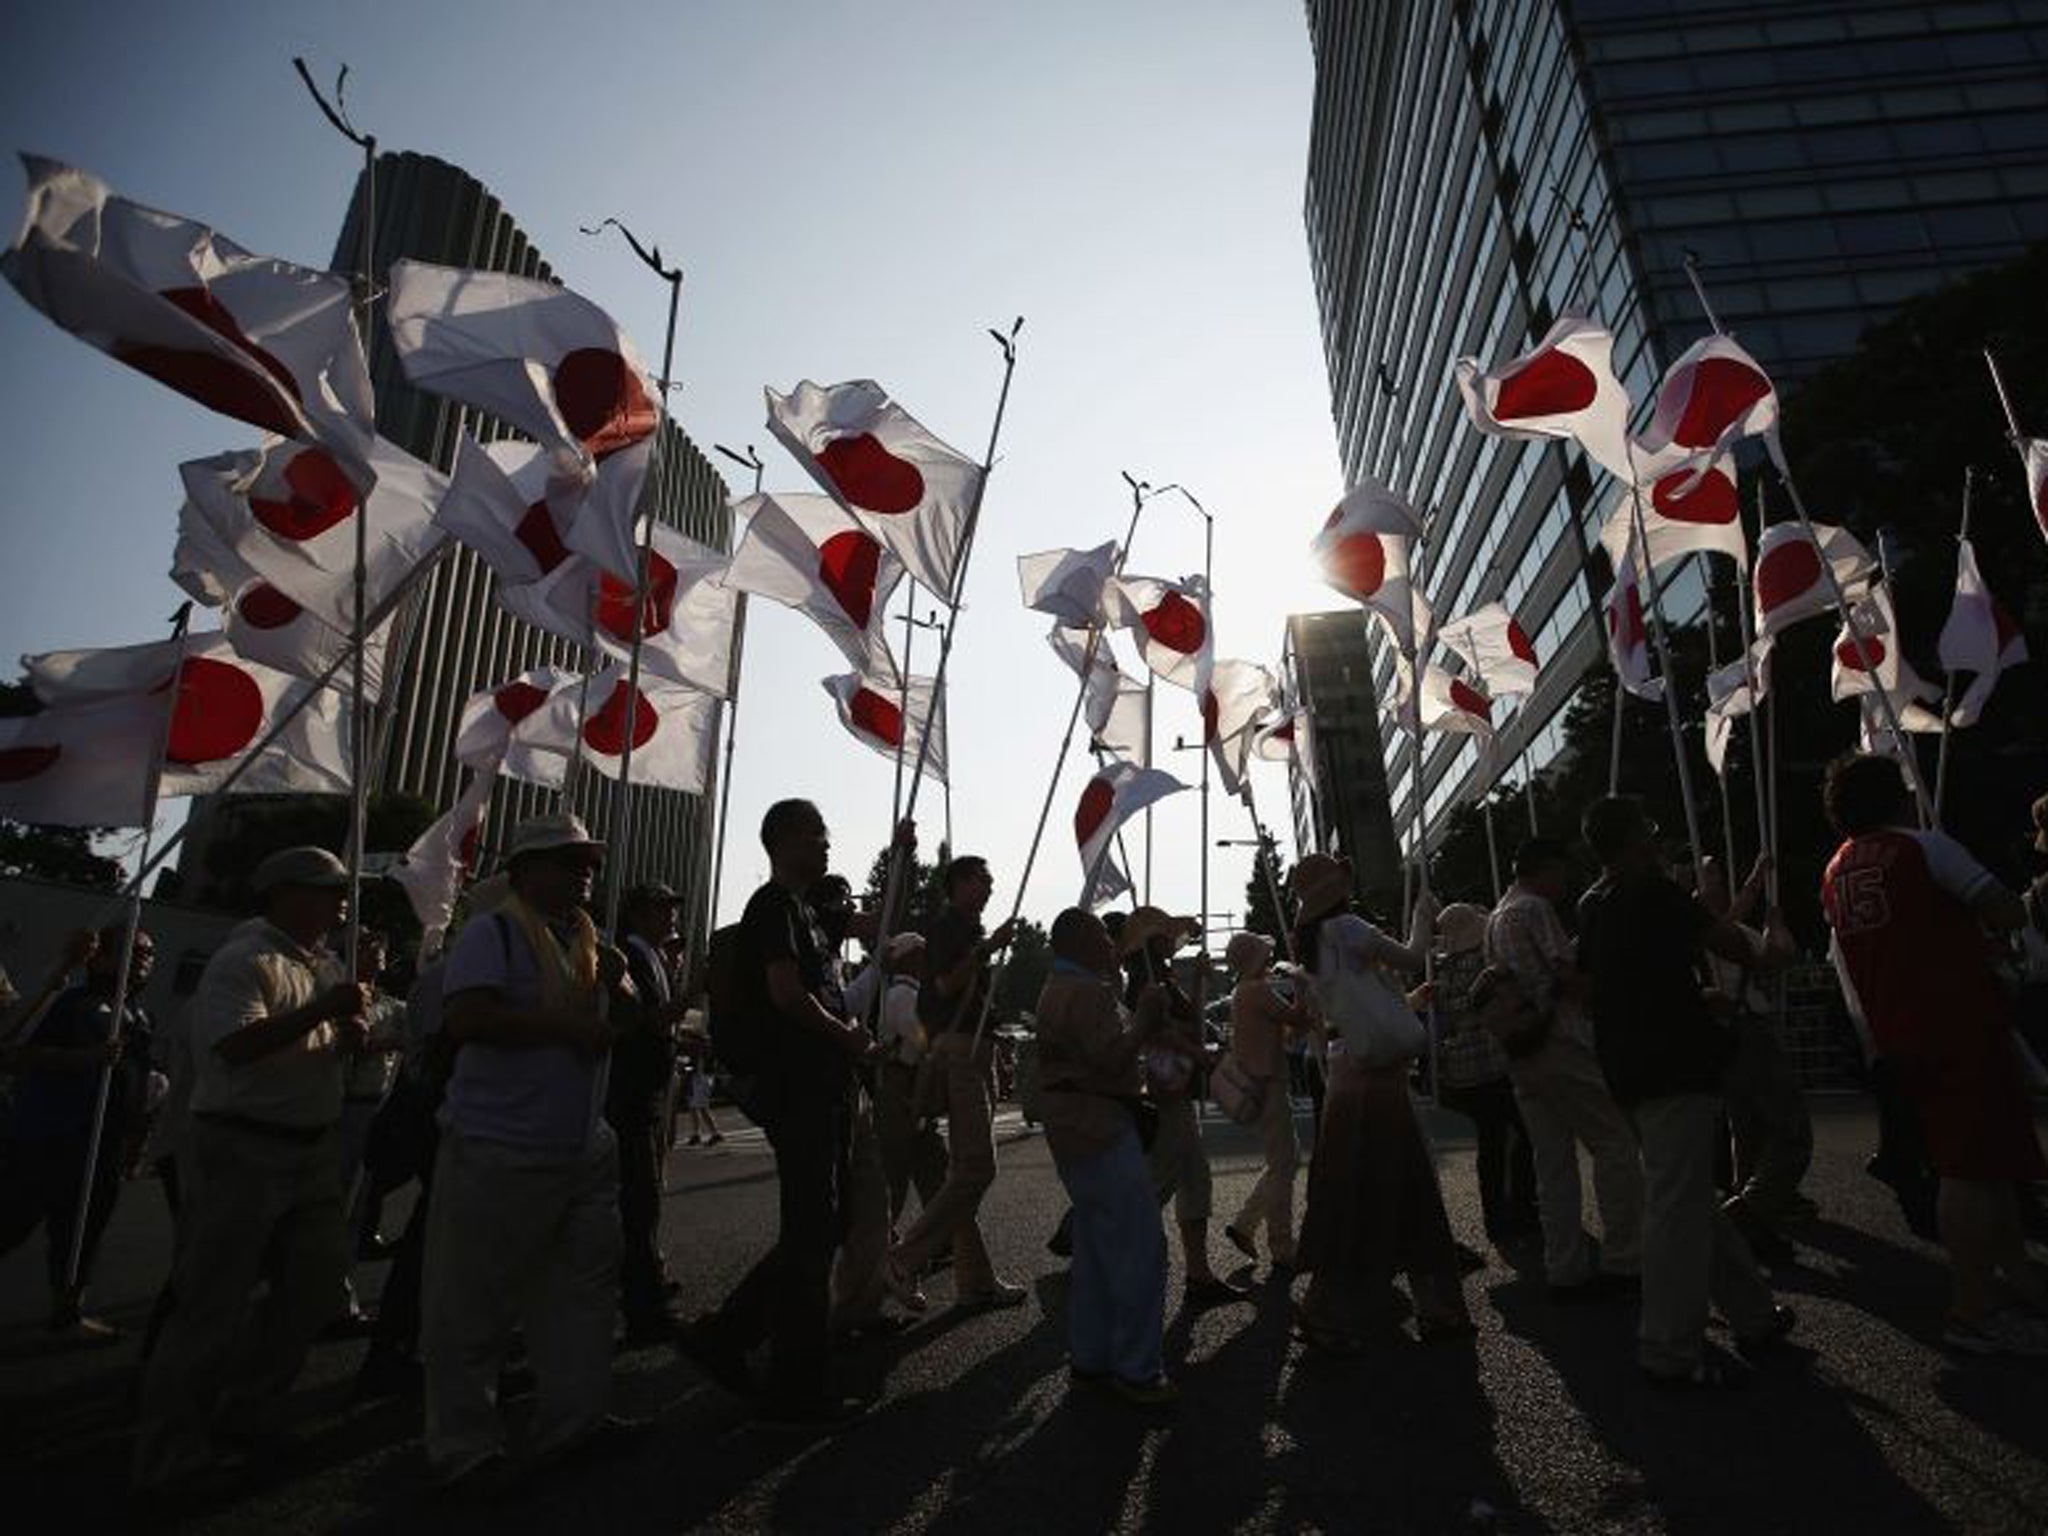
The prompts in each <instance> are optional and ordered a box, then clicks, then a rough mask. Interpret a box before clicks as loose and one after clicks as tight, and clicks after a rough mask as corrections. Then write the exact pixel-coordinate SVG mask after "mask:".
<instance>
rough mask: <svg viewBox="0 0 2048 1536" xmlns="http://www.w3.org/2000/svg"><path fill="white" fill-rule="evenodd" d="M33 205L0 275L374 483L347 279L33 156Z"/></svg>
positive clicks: (80, 327)
mask: <svg viewBox="0 0 2048 1536" xmlns="http://www.w3.org/2000/svg"><path fill="white" fill-rule="evenodd" d="M22 164H23V167H24V168H25V169H26V171H27V173H28V206H27V212H26V216H25V218H24V220H23V222H22V228H21V233H20V234H19V235H18V236H17V237H16V240H15V244H14V247H13V248H12V249H11V250H9V251H8V252H7V253H6V255H5V256H4V257H0V270H4V271H5V272H6V274H7V279H8V281H9V282H11V283H13V284H14V286H15V287H16V288H17V289H19V290H20V292H21V296H22V297H23V298H25V299H27V300H28V301H29V303H31V304H33V305H35V307H36V308H37V309H40V310H41V311H42V312H43V313H44V314H46V315H48V316H49V317H50V319H52V320H53V321H55V322H56V323H57V324H58V325H60V326H62V327H63V328H64V329H65V330H67V331H69V332H71V333H72V334H73V335H74V336H76V337H78V338H79V339H80V340H81V341H84V342H86V343H88V344H90V345H92V346H95V347H98V348H99V349H100V350H101V351H103V352H106V353H109V354H111V355H112V356H114V357H116V358H118V359H120V360H121V361H122V362H124V363H126V364H128V366H129V367H131V368H134V369H137V370H138V371H140V372H142V373H146V374H148V375H149V376H150V377H151V378H153V379H155V380H157V381H158V382H159V383H162V384H167V385H169V386H170V387H171V388H172V389H175V390H176V391H178V393H180V394H182V395H185V396H187V397H188V398H190V399H193V400H197V401H198V402H199V403H200V404H201V405H205V406H208V407H210V408H212V409H213V410H216V411H219V412H220V413H221V414H222V415H224V416H232V417H234V418H235V419H236V420H237V421H246V422H248V423H249V424H250V425H252V426H256V427H261V428H262V429H263V430H265V431H266V432H274V433H276V434H277V435H279V436H280V437H285V438H294V439H298V440H300V441H302V442H306V443H318V444H320V445H322V446H324V447H325V448H327V449H328V450H329V451H330V452H331V453H332V454H333V455H334V457H335V459H336V460H337V461H338V462H339V464H340V465H341V466H342V467H343V468H344V470H345V472H346V473H347V476H348V478H349V479H350V480H351V481H352V482H353V483H354V484H355V485H356V486H358V487H363V486H367V485H368V484H369V483H370V480H371V478H372V475H373V473H374V471H373V470H372V469H371V467H370V465H369V460H370V457H371V444H372V442H373V440H374V439H375V437H376V411H375V408H374V406H373V404H372V401H371V397H370V376H369V369H368V368H367V367H366V366H365V364H364V361H363V347H362V341H361V338H360V337H359V336H358V335H357V333H356V323H355V315H354V312H353V310H352V308H351V304H352V295H351V293H350V290H349V285H348V283H347V281H346V280H344V279H342V278H340V277H337V276H336V275H335V274H333V273H332V272H316V271H313V270H311V269H310V268H307V267H298V266H293V265H292V264H291V263H290V262H287V261H278V260H275V259H273V258H271V257H267V256H257V255H254V254H252V253H250V252H248V251H245V250H243V249H242V248H241V247H240V246H238V245H236V244H235V243H234V242H233V241H231V240H229V239H227V238H226V237H225V236H223V235H219V234H216V233H215V232H214V231H213V230H211V229H208V228H207V227H206V226H205V225H203V224H195V223H193V222H192V221H191V220H189V219H183V218H180V217H178V216H177V215H176V214H169V213H160V212H158V211H157V210H155V209H153V208H145V207H143V206H142V205H141V204H139V203H131V202H129V201H128V200H127V199H126V198H121V197H116V196H115V195H114V194H113V193H112V192H111V191H110V190H109V189H108V188H107V186H106V184H105V183H104V182H102V181H100V180H99V179H98V178H97V177H95V176H92V175H89V174H87V173H86V172H84V171H80V170H75V169H73V168H72V167H70V166H68V165H61V164H59V163H58V162H56V161H54V160H44V159H41V158H39V157H37V156H34V155H24V156H23V157H22Z"/></svg>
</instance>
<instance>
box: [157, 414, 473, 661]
mask: <svg viewBox="0 0 2048 1536" xmlns="http://www.w3.org/2000/svg"><path fill="white" fill-rule="evenodd" d="M365 463H366V464H367V465H368V466H369V467H370V469H371V470H372V471H373V472H374V473H375V475H376V477H377V478H376V484H375V485H374V486H372V487H371V490H370V493H369V495H368V496H363V495H361V494H359V493H358V492H357V490H356V488H355V486H354V485H353V484H352V483H351V481H350V479H349V476H348V474H347V472H346V471H345V470H344V468H343V466H342V465H341V463H340V462H339V461H338V460H337V459H336V458H335V456H334V455H333V454H331V453H330V452H328V451H327V450H326V449H325V448H322V447H318V446H313V445H308V444H305V443H297V442H291V441H288V440H286V439H283V438H270V439H268V440H266V441H265V442H264V444H263V446H262V447H260V448H255V449H251V450H248V451H246V452H241V453H221V454H215V455H213V456H212V457H211V458H205V459H193V460H190V461H188V462H187V463H184V464H181V465H179V466H178V477H179V479H180V480H181V481H183V482H184V486H185V495H186V498H187V505H188V507H189V509H190V511H191V514H192V516H193V518H194V519H196V520H198V521H200V522H203V523H204V524H205V525H206V526H207V528H209V529H210V530H211V531H212V534H213V537H214V538H215V539H216V540H217V541H219V542H220V543H223V544H226V545H227V546H228V547H229V548H231V549H232V550H233V551H234V552H235V554H236V556H237V557H238V558H239V559H240V560H241V562H242V563H243V564H244V565H246V566H248V567H249V568H250V569H251V570H252V571H254V572H255V573H256V574H257V575H258V576H261V577H262V578H263V579H264V580H265V581H267V582H269V583H270V584H271V585H272V586H274V587H276V588H277V589H278V590H279V591H280V592H284V593H287V594H289V595H290V596H291V597H292V598H293V599H294V600H296V601H297V602H298V603H299V604H300V605H301V606H302V607H304V608H306V609H308V610H310V611H311V612H312V613H313V614H314V615H316V616H317V617H319V618H320V619H322V620H324V621H325V622H326V623H328V624H330V625H332V626H333V627H334V628H336V629H340V630H347V629H350V628H351V627H352V626H353V623H354V617H355V562H356V520H357V519H358V518H360V519H362V524H363V534H364V540H365V544H364V575H365V581H364V597H365V601H366V603H367V606H368V609H369V611H370V612H373V613H374V612H375V611H376V610H377V608H378V607H379V606H380V605H381V604H382V603H383V602H384V601H385V599H386V598H388V597H389V596H390V594H391V593H392V592H393V591H394V590H396V588H397V587H398V586H399V584H400V583H401V582H403V581H404V580H405V579H406V578H407V577H408V576H410V575H411V574H412V572H413V569H414V568H415V567H416V566H418V564H419V563H420V562H421V561H422V560H424V559H426V558H428V557H429V556H430V555H432V554H433V552H434V551H435V549H436V548H438V547H439V545H440V544H441V541H442V540H443V539H444V538H446V537H447V535H446V534H445V533H444V532H443V530H442V529H441V528H439V527H437V526H436V525H435V521H434V511H435V508H437V507H438V506H439V505H440V504H441V500H442V498H443V497H444V496H445V495H446V494H447V492H448V478H447V476H445V475H443V474H442V473H441V472H440V471H439V470H437V469H435V468H433V467H432V466H431V465H429V464H426V463H423V462H422V461H421V460H419V459H416V458H414V457H413V456H412V455H411V454H409V453H407V452H406V451H405V450H404V449H403V448H400V447H398V446H397V445H396V444H395V443H390V442H387V441H385V440H384V439H383V438H381V437H380V438H375V439H373V440H372V441H371V442H370V444H369V445H368V449H367V458H366V459H365ZM180 520H181V524H182V523H183V521H184V516H183V514H181V519H180Z"/></svg>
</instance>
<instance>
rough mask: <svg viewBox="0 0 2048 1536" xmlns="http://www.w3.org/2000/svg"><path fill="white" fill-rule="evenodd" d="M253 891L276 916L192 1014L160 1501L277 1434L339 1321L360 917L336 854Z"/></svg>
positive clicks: (146, 1417)
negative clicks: (342, 1141)
mask: <svg viewBox="0 0 2048 1536" xmlns="http://www.w3.org/2000/svg"><path fill="white" fill-rule="evenodd" d="M255 886H256V893H257V899H258V901H259V902H260V903H261V907H262V915H261V916H259V917H252V918H250V919H249V920H248V921H247V922H244V923H243V924H241V925H240V926H239V927H237V928H236V929H235V930H234V932H233V933H231V934H230V935H229V936H228V939H227V942H226V943H225V944H223V945H222V946H221V947H220V949H219V950H218V951H217V952H216V953H215V955H214V957H213V959H212V960H211V961H209V962H208V963H207V967H206V971H205V974H204V975H203V976H202V977H201V978H200V982H199V991H198V993H197V994H196V995H195V997H194V999H193V1008H192V1059H193V1074H194V1081H193V1088H192V1104H191V1110H192V1122H191V1128H190V1130H189V1131H188V1133H187V1138H186V1142H185V1145H184V1147H183V1148H182V1149H181V1150H180V1152H179V1154H178V1166H179V1174H180V1182H181V1184H182V1185H183V1186H185V1188H184V1190H183V1193H182V1206H183V1209H182V1210H181V1213H180V1216H179V1234H178V1235H179V1243H178V1257H177V1262H176V1265H175V1267H174V1270H173V1274H172V1282H171V1288H172V1292H173V1294H174V1296H175V1298H176V1300H175V1302H174V1304H173V1306H172V1308H171V1312H170V1316H169V1317H168V1318H167V1319H166V1321H165V1323H164V1328H163V1332H162V1334H161V1335H160V1336H159V1337H158V1339H157V1344H156V1351H155V1353H154V1354H152V1355H151V1356H150V1359H149V1364H148V1366H147V1369H146V1371H145V1374H144V1376H143V1380H142V1403H141V1424H140V1427H139V1429H138V1431H137V1435H136V1442H135V1462H134V1478H135V1482H136V1484H137V1485H138V1486H139V1487H141V1488H143V1489H145V1490H151V1491H158V1492H162V1491H169V1490H171V1489H173V1488H174V1487H176V1486H177V1485H179V1484H181V1483H189V1482H190V1481H191V1480H193V1479H196V1478H197V1477H199V1476H201V1475H202V1474H204V1473H206V1472H207V1471H208V1470H209V1469H210V1468H211V1467H213V1466H214V1465H215V1464H216V1446H217V1443H218V1442H219V1441H221V1440H226V1439H230V1438H239V1439H241V1440H243V1441H244V1442H245V1443H246V1442H248V1441H251V1440H260V1439H262V1438H266V1437H267V1436H268V1435H269V1434H271V1433H273V1432H274V1429H275V1425H276V1422H277V1420H276V1415H277V1407H278V1403H279V1401H280V1400H281V1399H282V1397H283V1395H284V1393H285V1392H286V1390H287V1389H288V1388H289V1387H290V1386H291V1384H292V1381H293V1379H294V1378H295V1377H296V1376H297V1375H298V1373H299V1367H300V1366H301V1365H303V1364H304V1363H305V1358H306V1351H307V1349H308V1348H309V1347H310V1346H311V1345H312V1342H313V1340H314V1338H315V1337H316V1336H317V1335H318V1334H319V1332H320V1330H321V1328H322V1327H324V1326H325V1325H326V1324H327V1323H328V1322H329V1321H331V1320H332V1319H333V1318H334V1316H335V1315H336V1314H337V1313H338V1312H339V1311H340V1309H341V1305H342V1294H343V1293H342V1281H343V1279H344V1277H345V1276H346V1275H347V1272H348V1244H347V1241H346V1236H345V1233H344V1228H343V1219H342V1208H341V1200H342V1194H341V1186H340V1181H339V1180H338V1178H337V1177H336V1170H337V1168H338V1166H339V1158H338V1157H337V1155H336V1152H335V1143H334V1130H335V1126H336V1124H337V1123H338V1122H339V1121H340V1119H341V1098H342V1068H343V1059H344V1056H345V1055H346V1054H347V1053H349V1052H350V1051H352V1050H354V1049H355V1048H356V1047H357V1046H359V1045H360V1043H361V1041H362V1039H363V1038H364V1033H365V1029H364V1024H363V1012H364V1009H365V1008H366V1007H367V1006H368V1004H369V998H368V995H367V990H368V989H367V988H365V987H363V986H362V985H361V984H360V983H358V982H354V981H348V980H345V979H343V971H342V968H341V965H340V963H339V962H338V961H337V960H336V958H335V957H334V955H333V954H332V953H330V952H329V950H328V949H327V938H328V935H330V934H331V933H333V932H334V930H335V929H336V928H338V927H339V926H340V925H341V923H342V922H343V921H344V919H345V917H346V914H347V910H348V871H347V869H345V868H344V867H343V865H342V862H341V860H339V859H337V858H336V857H335V856H334V855H333V854H331V853H329V852H328V851H327V850H326V849H324V848H311V847H300V848H287V849H284V850H282V851H281V852H278V853H274V854H272V855H271V856H270V857H269V858H267V859H265V860H264V861H263V862H262V863H261V864H259V865H258V866H257V867H256V876H255ZM259 1282H260V1283H262V1284H263V1285H264V1292H263V1297H262V1299H261V1300H260V1301H257V1302H254V1303H252V1302H251V1300H250V1297H251V1295H252V1293H253V1292H254V1291H255V1290H256V1288H257V1285H258V1284H259Z"/></svg>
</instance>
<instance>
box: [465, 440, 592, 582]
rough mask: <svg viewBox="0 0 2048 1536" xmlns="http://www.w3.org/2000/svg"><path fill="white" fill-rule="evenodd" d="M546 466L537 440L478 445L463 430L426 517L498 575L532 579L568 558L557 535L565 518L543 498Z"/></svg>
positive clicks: (565, 525)
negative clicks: (451, 471) (450, 472)
mask: <svg viewBox="0 0 2048 1536" xmlns="http://www.w3.org/2000/svg"><path fill="white" fill-rule="evenodd" d="M551 471H552V466H551V464H550V461H549V459H548V453H547V450H546V449H545V448H542V447H540V446H539V445H537V444H534V443H519V442H502V443H492V444H490V445H489V446H485V445H483V444H480V443H478V442H477V441H476V439H475V438H473V437H469V436H464V437H463V439H462V442H461V444H460V446H458V447H457V448H456V450H455V475H454V478H453V479H452V480H451V481H450V482H449V485H448V494H447V495H446V496H444V497H443V498H442V499H441V503H440V506H439V508H438V509H437V510H436V511H435V513H434V521H435V523H436V524H437V525H439V527H440V528H441V529H442V530H443V531H444V532H445V533H447V534H449V535H451V536H452V537H454V538H456V539H459V540H460V541H461V542H462V543H463V544H465V545H467V546H468V547H469V548H471V549H473V550H475V551H476V552H477V554H478V555H480V556H482V558H483V562H484V564H486V565H488V566H489V567H490V568H491V572H492V574H493V575H495V576H496V577H497V578H498V580H499V581H500V582H509V583H511V584H513V585H516V586H523V585H526V584H529V583H532V582H537V581H540V580H542V579H543V578H544V577H547V576H549V575H551V574H552V573H553V572H555V571H557V570H559V569H560V568H561V567H562V566H563V565H564V564H566V563H567V562H569V561H570V560H572V559H574V558H575V557H574V555H573V554H572V552H571V551H570V549H569V546H568V544H567V542H566V541H565V540H564V538H563V535H564V533H565V532H566V531H567V528H568V519H567V518H566V517H564V516H562V515H561V514H560V513H559V512H558V511H557V510H556V509H555V507H554V506H553V505H551V504H550V502H549V498H548V481H549V479H550V475H551Z"/></svg>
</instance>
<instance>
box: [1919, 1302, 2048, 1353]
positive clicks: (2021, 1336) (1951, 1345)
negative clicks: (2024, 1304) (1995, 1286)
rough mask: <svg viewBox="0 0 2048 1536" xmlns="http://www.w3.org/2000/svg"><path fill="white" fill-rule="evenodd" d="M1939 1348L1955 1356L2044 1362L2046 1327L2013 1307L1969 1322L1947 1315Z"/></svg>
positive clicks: (2047, 1332) (2046, 1351)
mask: <svg viewBox="0 0 2048 1536" xmlns="http://www.w3.org/2000/svg"><path fill="white" fill-rule="evenodd" d="M1941 1346H1942V1348H1944V1349H1950V1350H1954V1351H1955V1352H1956V1353H1957V1354H1959V1355H2009V1356H2013V1357H2015V1358H2018V1359H2022V1360H2048V1324H2043V1323H2041V1322H2039V1321H2037V1320H2036V1319H2034V1318H2031V1317H2028V1316H2027V1315H2026V1314H2024V1313H2023V1312H2021V1311H2019V1309H2017V1308H2015V1307H2007V1308H2005V1309H2004V1310H2002V1311H1998V1312H1993V1313H1990V1314H1989V1315H1987V1316H1984V1317H1980V1318H1978V1319H1977V1320H1976V1321H1974V1322H1972V1321H1970V1320H1969V1319H1967V1318H1961V1317H1958V1316H1956V1315H1955V1313H1953V1312H1951V1313H1950V1314H1949V1315H1948V1321H1947V1322H1946V1323H1944V1324H1943V1325H1942V1330H1941Z"/></svg>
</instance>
